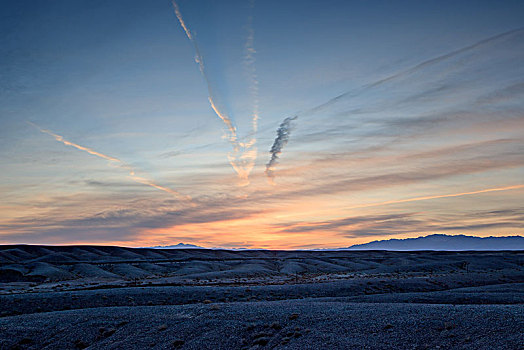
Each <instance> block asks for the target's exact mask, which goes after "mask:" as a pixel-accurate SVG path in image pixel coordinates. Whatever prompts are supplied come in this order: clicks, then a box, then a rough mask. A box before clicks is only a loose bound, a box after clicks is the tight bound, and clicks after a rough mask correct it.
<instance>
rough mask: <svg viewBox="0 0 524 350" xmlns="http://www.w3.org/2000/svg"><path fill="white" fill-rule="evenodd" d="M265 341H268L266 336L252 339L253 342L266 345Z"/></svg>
mask: <svg viewBox="0 0 524 350" xmlns="http://www.w3.org/2000/svg"><path fill="white" fill-rule="evenodd" d="M267 343H269V338H266V337H262V338H258V339H255V340H254V341H253V344H256V345H262V346H264V345H266V344H267Z"/></svg>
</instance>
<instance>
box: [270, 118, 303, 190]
mask: <svg viewBox="0 0 524 350" xmlns="http://www.w3.org/2000/svg"><path fill="white" fill-rule="evenodd" d="M297 118H298V116H294V117H287V118H286V119H284V121H283V122H282V123H280V126H279V127H278V129H277V137H276V138H275V141H274V142H273V146H271V150H270V151H269V153H271V158H270V159H269V162H268V163H267V164H266V175H267V176H268V179H269V181H270V182H271V183H272V184H274V181H273V178H274V177H275V175H274V173H273V171H274V168H275V165H276V164H277V161H278V155H279V154H280V153H282V148H284V146H285V145H286V144H287V142H288V141H289V135H290V133H291V129H292V126H293V125H292V124H291V122H292V121H293V120H296V119H297Z"/></svg>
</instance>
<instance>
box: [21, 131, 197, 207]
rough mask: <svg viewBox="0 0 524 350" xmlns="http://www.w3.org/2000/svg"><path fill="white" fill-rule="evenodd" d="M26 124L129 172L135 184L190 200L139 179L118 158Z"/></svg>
mask: <svg viewBox="0 0 524 350" xmlns="http://www.w3.org/2000/svg"><path fill="white" fill-rule="evenodd" d="M27 123H28V124H30V125H32V126H34V127H35V128H37V129H38V130H40V131H41V132H43V133H45V134H48V135H50V136H52V137H54V139H55V140H56V141H58V142H61V143H63V144H64V145H66V146H71V147H74V148H76V149H79V150H81V151H84V152H87V153H89V154H92V155H94V156H97V157H99V158H102V159H105V160H108V161H110V162H111V163H112V164H114V165H116V166H118V167H120V168H123V169H126V170H127V171H128V172H129V176H130V177H131V179H133V181H135V182H138V183H141V184H144V185H147V186H151V187H153V188H156V189H158V190H161V191H164V192H167V193H170V194H173V195H175V196H177V197H178V198H180V199H184V200H191V197H189V196H185V195H182V194H181V193H179V192H177V191H175V190H173V189H170V188H168V187H164V186H160V185H157V184H155V183H154V182H152V181H151V180H148V179H146V178H143V177H140V176H138V175H136V173H135V170H134V169H133V167H132V166H131V165H129V164H127V163H125V162H124V161H122V160H120V159H118V158H115V157H111V156H108V155H106V154H103V153H100V152H97V151H94V150H92V149H90V148H87V147H84V146H81V145H78V144H76V143H74V142H71V141H67V140H65V139H64V138H63V137H62V136H60V135H57V134H55V133H54V132H52V131H49V130H46V129H43V128H41V127H39V126H38V125H36V124H35V123H32V122H30V121H28V122H27Z"/></svg>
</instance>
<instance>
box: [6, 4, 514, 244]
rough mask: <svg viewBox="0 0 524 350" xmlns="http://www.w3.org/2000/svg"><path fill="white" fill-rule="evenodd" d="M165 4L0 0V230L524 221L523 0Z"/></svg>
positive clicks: (101, 237)
mask: <svg viewBox="0 0 524 350" xmlns="http://www.w3.org/2000/svg"><path fill="white" fill-rule="evenodd" d="M177 4H178V7H179V9H180V13H181V16H182V18H183V20H184V22H185V24H186V25H187V27H188V29H189V31H190V33H191V34H192V36H193V38H194V40H195V42H196V43H197V46H198V48H199V50H200V53H201V58H202V62H203V64H204V67H205V72H204V73H205V77H204V76H203V75H202V74H201V72H200V70H199V66H198V64H196V63H195V55H196V53H195V47H194V46H193V44H192V42H191V41H190V40H189V39H188V37H187V36H186V33H185V32H184V30H183V28H182V27H181V24H180V22H179V19H177V16H176V15H175V11H174V8H173V5H172V4H171V2H170V1H150V2H143V1H125V2H124V1H111V2H106V1H52V2H49V1H17V2H7V1H4V2H2V5H1V6H2V13H3V15H2V21H0V26H1V28H0V29H1V30H0V33H2V34H0V40H1V45H0V50H1V51H2V52H1V54H0V65H1V67H2V68H1V71H0V72H1V77H2V79H0V91H1V92H2V93H1V94H0V167H1V173H0V189H1V192H2V194H3V204H2V205H1V206H0V242H5V243H48V244H54V243H60V244H64V243H97V244H104V243H108V244H109V243H111V244H122V245H132V246H143V245H158V244H171V243H178V242H179V241H184V242H186V243H196V244H200V245H203V246H224V247H236V246H249V247H264V248H268V247H269V248H297V247H334V246H343V245H350V244H353V243H362V242H365V241H369V240H371V239H376V238H377V237H379V238H381V237H412V236H417V235H420V234H427V233H435V232H443V233H468V234H477V235H484V236H485V235H508V234H522V222H523V220H522V218H523V217H524V212H523V202H522V199H521V198H522V194H523V189H522V187H518V186H520V185H522V184H523V183H524V181H523V180H524V176H523V175H524V174H523V167H522V156H521V154H522V151H523V146H524V145H523V142H522V139H523V138H522V136H523V134H524V124H523V123H524V121H523V108H524V103H523V102H522V101H524V100H523V99H522V97H523V96H522V95H523V94H524V69H523V68H522V67H521V66H522V65H521V64H520V62H522V59H523V58H524V41H523V40H524V30H523V29H522V28H523V27H524V21H523V19H524V4H523V3H522V2H520V1H502V2H500V1H499V2H494V1H485V2H480V1H461V2H454V1H399V2H391V1H324V2H313V1H311V2H309V1H285V2H277V1H263V2H262V1H253V2H251V1H228V2H218V1H200V0H199V1H183V0H181V1H179V2H178V3H177ZM250 35H252V36H251V39H252V42H251V43H250V42H249V38H250ZM248 47H251V48H252V49H253V51H252V52H251V56H249V55H250V54H249V53H248V50H247V48H248ZM206 79H207V80H208V82H209V86H210V88H211V96H210V94H209V92H208V88H207V86H206ZM336 96H341V97H340V98H339V99H337V100H335V101H333V102H332V103H328V104H327V105H325V106H323V107H322V108H318V109H315V107H316V106H322V105H323V104H324V103H326V102H327V101H330V100H331V99H333V98H334V97H336ZM210 97H211V99H212V100H213V101H214V103H215V104H216V105H217V107H218V110H219V112H220V113H223V114H225V115H227V116H228V117H229V118H230V119H231V121H232V123H233V125H234V127H235V128H236V129H235V133H236V136H237V138H238V141H234V142H232V141H231V137H230V136H231V135H230V132H228V130H227V126H226V124H225V123H224V122H222V121H221V120H220V118H219V117H218V115H217V114H216V113H215V112H214V111H213V109H212V108H211V106H210V103H209V101H208V99H209V98H210ZM254 111H258V115H259V120H258V130H257V132H256V133H254V132H253V113H254ZM295 115H297V116H298V118H297V119H296V120H295V121H293V123H292V125H291V126H292V129H291V130H290V137H289V142H288V143H287V144H285V145H284V147H283V149H282V153H281V154H279V160H278V162H277V163H276V164H275V166H274V175H275V177H274V178H273V179H268V178H267V176H266V174H265V170H266V163H267V162H268V161H269V159H270V153H269V150H270V148H271V146H272V145H273V143H274V140H275V137H276V132H277V129H278V127H279V125H280V123H282V121H283V120H284V118H286V117H291V116H295ZM28 122H31V123H34V125H32V124H29V123H28ZM39 128H40V130H39ZM42 130H44V131H45V130H47V131H48V133H45V132H42ZM53 135H56V136H57V137H59V136H61V137H63V139H62V140H67V141H68V142H70V143H73V144H75V145H77V146H81V147H84V148H87V149H89V150H92V151H95V152H97V153H98V154H99V155H104V156H107V157H110V158H114V159H117V160H118V161H111V160H109V161H108V159H107V158H106V159H104V158H103V157H100V156H98V155H96V154H93V153H91V154H90V153H88V152H86V151H85V150H83V149H80V148H78V147H76V148H75V147H74V146H71V145H66V144H64V143H63V142H61V141H60V140H57V138H56V137H53ZM228 135H229V136H228ZM249 141H253V143H252V144H251V145H250V146H246V143H249ZM235 142H236V143H235ZM235 147H237V148H236V149H235ZM235 164H236V166H238V167H239V168H241V172H238V169H237V170H235V169H233V167H232V165H235ZM251 166H252V169H251ZM268 180H270V181H268ZM155 186H156V187H155ZM486 190H488V191H486ZM483 191H485V192H483ZM175 192H176V193H177V194H180V195H174V193H175ZM461 193H465V194H464V195H459V196H454V195H455V194H461ZM443 195H453V196H449V197H442V198H433V199H425V198H426V197H438V196H443ZM188 198H190V199H188ZM417 198H418V199H417ZM406 199H408V200H409V199H414V200H413V201H404V200H406ZM402 201H404V202H402ZM389 202H398V203H389ZM381 203H382V204H381ZM388 203H389V204H388Z"/></svg>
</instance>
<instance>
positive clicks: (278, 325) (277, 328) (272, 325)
mask: <svg viewBox="0 0 524 350" xmlns="http://www.w3.org/2000/svg"><path fill="white" fill-rule="evenodd" d="M270 327H271V328H273V329H274V330H277V331H278V330H280V329H282V326H281V325H280V323H278V322H273V323H272V324H271V325H270Z"/></svg>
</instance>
